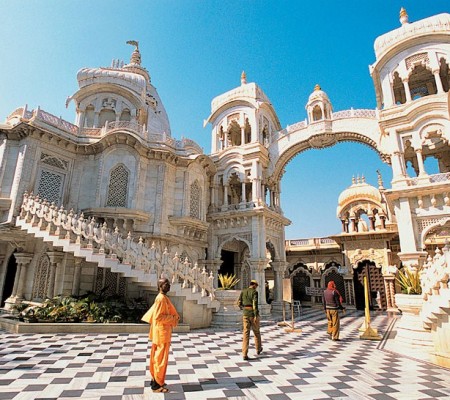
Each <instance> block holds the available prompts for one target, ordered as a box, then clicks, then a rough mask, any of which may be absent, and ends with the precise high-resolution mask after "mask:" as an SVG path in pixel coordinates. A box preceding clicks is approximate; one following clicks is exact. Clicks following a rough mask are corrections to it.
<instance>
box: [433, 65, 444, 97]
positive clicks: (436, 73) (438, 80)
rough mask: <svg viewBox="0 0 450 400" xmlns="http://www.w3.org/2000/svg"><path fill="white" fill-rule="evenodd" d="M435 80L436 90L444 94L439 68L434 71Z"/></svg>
mask: <svg viewBox="0 0 450 400" xmlns="http://www.w3.org/2000/svg"><path fill="white" fill-rule="evenodd" d="M433 75H434V80H435V82H436V89H437V92H438V93H444V88H443V87H442V81H441V77H440V76H439V68H438V69H435V70H433Z"/></svg>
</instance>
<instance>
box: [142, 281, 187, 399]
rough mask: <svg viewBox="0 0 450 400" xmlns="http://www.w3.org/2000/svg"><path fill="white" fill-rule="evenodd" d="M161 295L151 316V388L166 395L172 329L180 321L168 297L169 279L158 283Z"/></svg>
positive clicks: (159, 294) (154, 305)
mask: <svg viewBox="0 0 450 400" xmlns="http://www.w3.org/2000/svg"><path fill="white" fill-rule="evenodd" d="M158 289H159V293H158V295H157V296H156V299H155V302H154V304H153V306H152V312H151V316H150V321H149V323H150V333H149V339H150V340H151V342H152V349H151V352H150V374H151V376H152V381H151V388H152V390H153V391H154V392H156V393H165V392H168V391H169V389H167V387H166V371H167V364H168V362H169V350H170V342H171V340H172V329H173V328H174V327H175V326H177V324H178V321H179V319H180V317H179V315H178V313H177V310H176V309H175V307H174V306H173V304H172V302H171V301H170V300H169V298H168V297H167V293H168V292H169V290H170V282H169V280H168V279H165V278H163V279H160V280H159V281H158Z"/></svg>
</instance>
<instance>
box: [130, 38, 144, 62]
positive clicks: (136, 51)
mask: <svg viewBox="0 0 450 400" xmlns="http://www.w3.org/2000/svg"><path fill="white" fill-rule="evenodd" d="M127 44H131V45H132V46H135V49H134V51H133V53H132V54H131V60H130V64H137V65H141V53H139V42H137V41H136V40H129V41H128V42H127Z"/></svg>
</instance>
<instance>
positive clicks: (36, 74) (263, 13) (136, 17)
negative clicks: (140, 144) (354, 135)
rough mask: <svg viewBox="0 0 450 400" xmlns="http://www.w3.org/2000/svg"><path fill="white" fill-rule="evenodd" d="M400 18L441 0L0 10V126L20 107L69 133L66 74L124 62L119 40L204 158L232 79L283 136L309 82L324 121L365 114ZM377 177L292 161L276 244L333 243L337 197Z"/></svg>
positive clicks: (445, 6) (307, 157)
mask: <svg viewBox="0 0 450 400" xmlns="http://www.w3.org/2000/svg"><path fill="white" fill-rule="evenodd" d="M401 7H405V8H406V10H407V12H408V14H409V18H410V21H411V22H413V21H417V20H419V19H422V18H426V17H428V16H431V15H434V14H438V13H442V12H449V11H450V4H449V2H448V0H433V1H422V0H415V1H396V0H384V1H344V0H340V1H337V0H336V1H334V0H316V1H283V0H278V1H273V0H272V1H265V0H261V1H245V0H232V1H231V0H230V1H228V0H221V1H213V0H210V1H206V0H205V1H200V0H198V1H193V0H177V1H175V0H166V1H163V0H145V1H144V0H142V1H126V0H122V1H117V0H109V1H89V2H87V1H68V0H59V1H50V0H47V1H43V0H34V1H29V0H22V1H21V0H1V1H0V15H1V16H2V23H1V24H0V37H1V40H0V54H1V55H2V56H1V61H0V120H4V118H5V117H6V116H7V115H8V114H9V113H10V112H11V111H13V110H14V109H15V108H17V107H19V106H22V105H24V104H28V106H29V108H35V107H37V106H38V105H39V106H40V107H41V108H42V109H44V110H46V111H48V112H50V113H52V114H55V115H58V116H59V115H61V116H62V117H63V118H64V119H67V120H68V121H71V122H73V121H74V115H75V113H74V109H73V105H72V106H71V107H69V109H65V105H64V104H65V100H66V98H67V97H68V96H70V95H71V94H73V93H74V92H75V91H76V90H77V82H76V73H77V71H78V70H79V69H80V68H83V67H99V66H109V65H110V64H111V60H112V59H117V58H118V59H123V60H124V61H125V62H128V61H129V57H130V55H131V51H132V47H131V46H129V45H127V44H125V43H126V41H127V40H130V39H132V40H138V41H139V48H140V51H141V55H142V64H143V66H145V67H146V68H147V69H148V71H149V72H150V75H151V77H152V83H153V84H154V85H155V86H156V88H157V90H158V93H159V95H160V96H161V99H162V101H163V103H164V105H165V107H166V110H167V112H168V115H169V119H170V123H171V128H172V135H173V136H174V137H176V138H181V137H182V136H185V137H189V138H191V139H193V140H195V141H196V142H197V143H199V144H200V146H202V147H203V149H204V151H205V153H206V154H208V153H209V152H210V146H211V140H210V133H211V132H210V126H207V127H206V128H203V120H204V119H205V118H207V116H208V115H209V112H210V107H211V100H212V99H213V98H214V97H215V96H217V95H219V94H221V93H224V92H226V91H228V90H231V89H233V88H235V87H236V86H238V85H239V84H240V74H241V71H242V70H245V71H246V73H247V81H248V82H256V83H257V84H258V85H259V86H260V87H261V88H262V89H263V91H264V92H265V93H266V94H267V96H268V97H269V99H270V100H271V102H272V104H273V106H274V107H275V110H276V112H277V114H278V117H279V119H280V122H281V125H282V126H283V127H286V125H291V124H293V123H295V122H298V121H301V120H304V119H305V117H306V111H305V105H306V102H307V100H308V96H309V95H310V93H311V92H312V90H313V88H314V85H315V84H316V83H319V84H320V85H321V87H322V89H323V90H324V91H325V92H326V93H327V94H328V96H329V97H330V100H331V102H332V105H333V108H334V111H340V110H346V109H349V108H351V107H353V108H372V109H373V108H375V106H376V102H375V95H374V89H373V84H372V79H371V77H370V75H369V69H368V66H369V64H372V63H373V62H374V61H375V55H374V51H373V43H374V40H375V39H376V37H378V36H379V35H381V34H384V33H386V32H388V31H390V30H393V29H396V28H397V27H399V26H400V23H399V21H398V20H399V10H400V8H401ZM377 169H380V170H381V172H382V175H383V179H384V184H385V187H390V180H391V179H392V173H391V170H390V167H389V166H388V165H386V164H383V163H382V162H381V160H380V159H379V158H378V156H377V155H376V153H375V152H374V151H373V150H371V149H369V148H367V147H365V146H362V145H359V144H352V143H346V144H339V145H337V146H334V147H333V148H328V149H324V150H310V151H306V152H304V153H301V154H299V155H298V156H297V157H296V158H295V159H294V160H293V161H292V162H291V163H289V164H288V166H287V168H286V173H285V175H284V177H283V180H282V198H281V202H282V207H283V210H284V214H285V216H286V217H288V218H290V219H291V220H292V222H293V224H292V225H291V226H290V227H288V228H287V230H286V238H291V239H294V238H305V237H312V236H316V237H319V236H327V235H330V234H335V233H338V232H339V231H340V226H341V225H340V222H339V221H338V220H337V219H336V206H337V199H338V197H339V194H340V192H341V191H342V190H344V189H345V188H346V187H348V186H349V185H350V184H351V178H352V176H353V175H355V176H356V175H364V176H365V177H366V180H367V182H368V183H370V184H373V185H375V186H376V185H377V175H376V172H375V171H376V170H377ZM430 172H433V171H430Z"/></svg>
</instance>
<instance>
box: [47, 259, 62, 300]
mask: <svg viewBox="0 0 450 400" xmlns="http://www.w3.org/2000/svg"><path fill="white" fill-rule="evenodd" d="M47 255H48V258H49V259H50V275H49V278H48V287H47V297H48V298H49V299H51V298H52V297H54V296H55V295H56V293H55V278H56V268H57V267H58V264H60V263H61V261H62V260H63V257H64V253H61V252H59V251H48V252H47Z"/></svg>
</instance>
